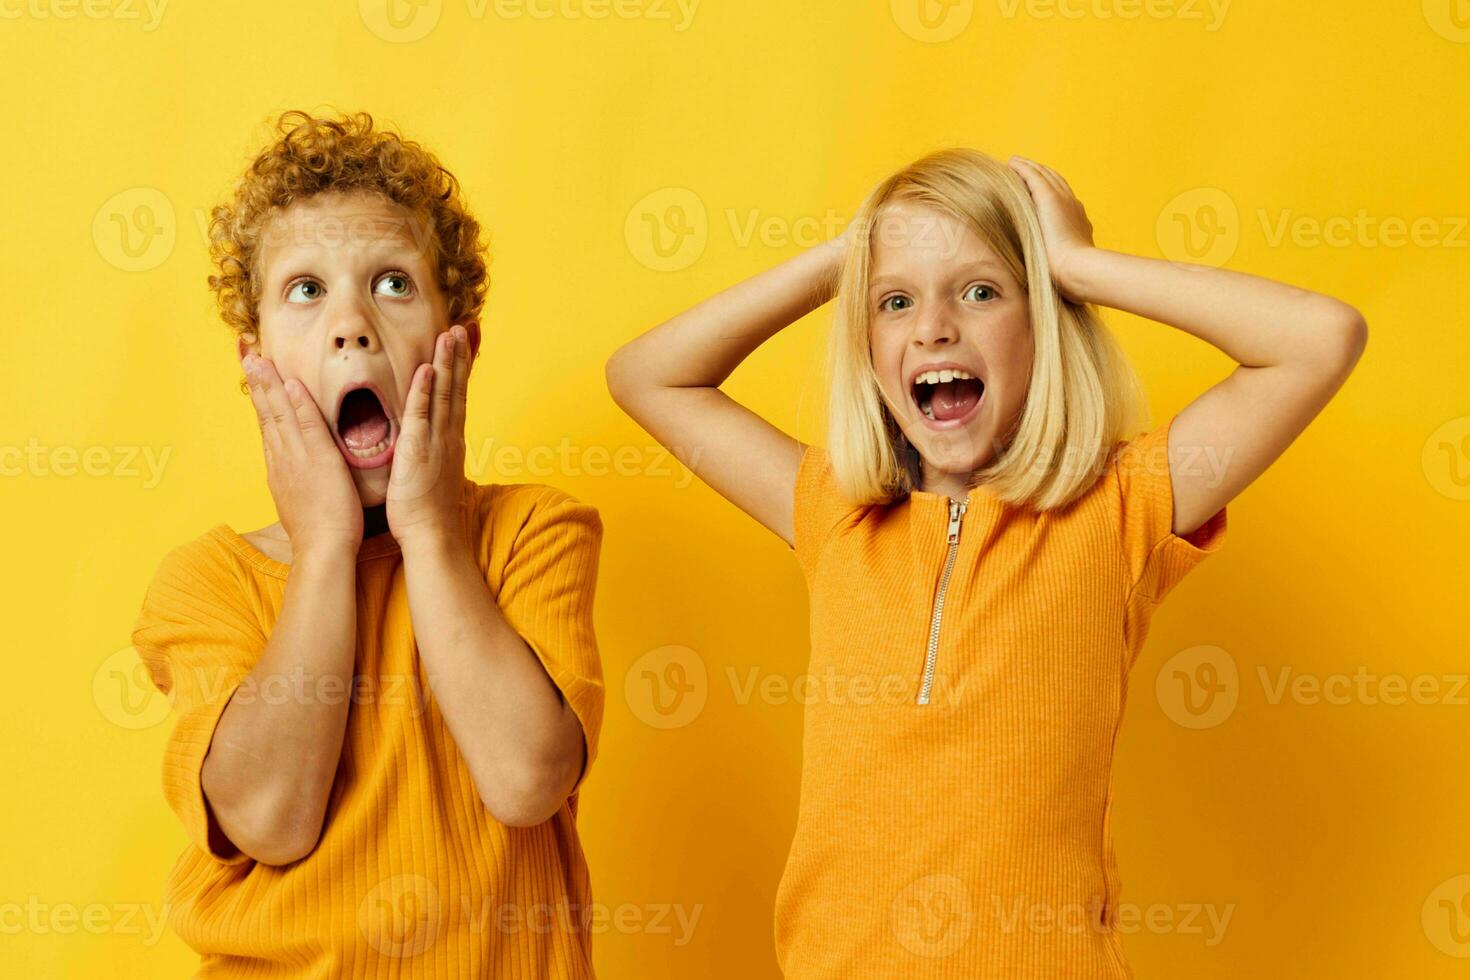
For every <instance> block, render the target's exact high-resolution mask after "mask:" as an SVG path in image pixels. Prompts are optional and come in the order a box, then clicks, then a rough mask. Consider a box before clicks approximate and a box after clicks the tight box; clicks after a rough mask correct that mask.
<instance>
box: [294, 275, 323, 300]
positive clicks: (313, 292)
mask: <svg viewBox="0 0 1470 980" xmlns="http://www.w3.org/2000/svg"><path fill="white" fill-rule="evenodd" d="M321 294H322V284H321V283H319V282H317V281H316V280H315V279H300V280H298V281H296V282H293V283H292V284H291V288H290V289H288V290H286V302H288V303H308V302H310V301H311V300H314V299H316V298H317V297H318V296H320V295H321Z"/></svg>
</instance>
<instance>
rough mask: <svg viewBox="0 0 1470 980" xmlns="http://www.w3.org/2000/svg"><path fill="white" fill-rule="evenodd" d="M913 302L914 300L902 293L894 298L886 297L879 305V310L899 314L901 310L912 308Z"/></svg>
mask: <svg viewBox="0 0 1470 980" xmlns="http://www.w3.org/2000/svg"><path fill="white" fill-rule="evenodd" d="M913 302H914V301H913V300H911V299H909V298H908V297H907V296H904V295H903V294H901V293H900V294H895V295H893V296H886V297H884V298H883V300H882V301H881V302H880V303H879V304H878V309H880V310H885V311H888V312H897V311H899V310H906V309H908V308H909V307H910V306H912V305H913Z"/></svg>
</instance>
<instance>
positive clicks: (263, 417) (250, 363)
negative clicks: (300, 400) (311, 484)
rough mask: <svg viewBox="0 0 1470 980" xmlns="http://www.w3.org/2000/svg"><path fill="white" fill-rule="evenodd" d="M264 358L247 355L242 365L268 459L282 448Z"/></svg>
mask: <svg viewBox="0 0 1470 980" xmlns="http://www.w3.org/2000/svg"><path fill="white" fill-rule="evenodd" d="M263 360H264V359H263V358H261V357H259V356H257V355H255V354H249V355H246V357H245V360H244V361H243V362H242V363H241V367H242V368H244V370H245V380H246V381H248V382H249V383H250V404H251V405H253V406H254V407H255V421H256V423H257V424H258V425H259V426H260V440H261V444H262V446H263V448H264V449H265V455H266V459H267V460H269V459H270V458H271V457H272V456H277V455H279V454H280V451H281V448H282V442H281V435H280V420H279V419H278V418H277V417H276V413H275V411H274V410H273V409H272V408H271V405H270V399H269V397H268V395H267V393H266V385H267V381H266V378H265V370H264V366H263V365H262V363H261V362H262V361H263Z"/></svg>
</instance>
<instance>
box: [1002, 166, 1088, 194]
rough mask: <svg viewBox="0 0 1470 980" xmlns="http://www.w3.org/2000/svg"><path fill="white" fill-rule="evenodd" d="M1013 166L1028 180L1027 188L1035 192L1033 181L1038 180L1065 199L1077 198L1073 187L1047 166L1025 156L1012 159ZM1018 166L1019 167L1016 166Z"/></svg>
mask: <svg viewBox="0 0 1470 980" xmlns="http://www.w3.org/2000/svg"><path fill="white" fill-rule="evenodd" d="M1011 164H1012V166H1013V168H1014V169H1015V170H1016V171H1017V172H1018V173H1020V174H1021V176H1022V177H1023V178H1025V179H1026V186H1027V187H1030V188H1031V190H1032V191H1033V192H1034V191H1035V190H1036V189H1037V187H1036V185H1035V184H1034V183H1033V180H1037V181H1041V182H1042V185H1043V186H1045V187H1050V188H1051V189H1052V190H1054V191H1056V192H1057V193H1058V194H1060V195H1062V196H1063V197H1075V196H1076V195H1075V194H1073V193H1072V185H1070V184H1068V183H1067V181H1066V179H1065V178H1064V177H1062V175H1061V174H1059V173H1057V172H1056V171H1055V170H1053V169H1051V168H1050V167H1048V166H1046V165H1045V164H1041V163H1037V162H1036V161H1035V160H1031V159H1029V158H1027V157H1023V156H1014V157H1011ZM1017 164H1019V166H1016V165H1017Z"/></svg>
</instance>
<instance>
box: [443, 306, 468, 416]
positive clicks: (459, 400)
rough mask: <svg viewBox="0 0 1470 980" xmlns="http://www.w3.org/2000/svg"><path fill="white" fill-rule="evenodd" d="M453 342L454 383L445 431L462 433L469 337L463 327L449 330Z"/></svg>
mask: <svg viewBox="0 0 1470 980" xmlns="http://www.w3.org/2000/svg"><path fill="white" fill-rule="evenodd" d="M451 333H452V334H453V336H454V338H455V340H454V383H453V389H454V390H453V393H452V394H451V395H450V399H449V428H448V429H446V430H445V431H447V432H452V433H459V434H463V433H464V417H465V401H466V400H467V399H468V398H469V387H470V335H469V331H467V330H466V329H465V328H464V327H460V326H456V327H453V328H451Z"/></svg>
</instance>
